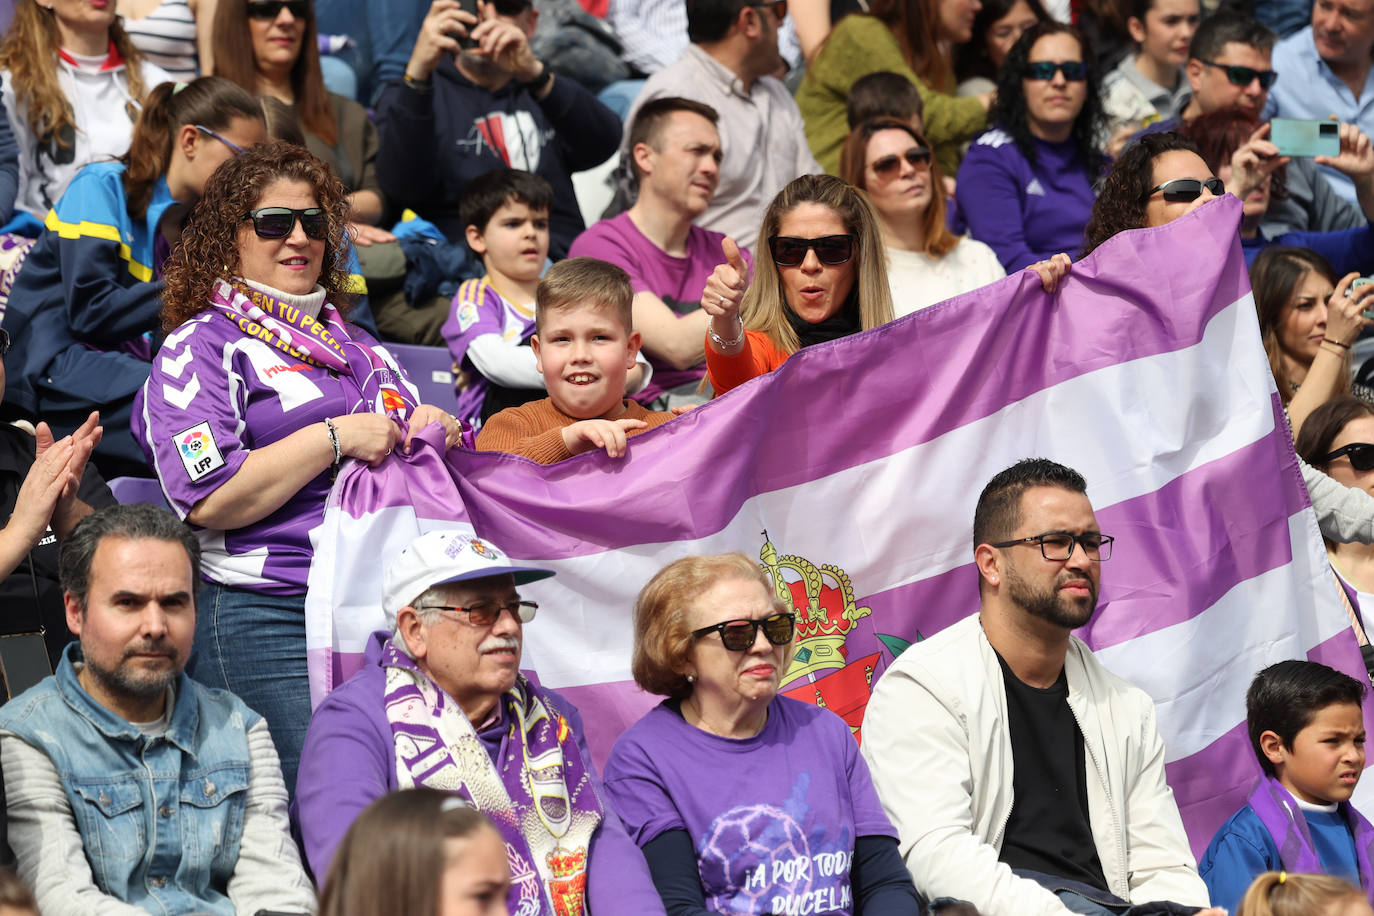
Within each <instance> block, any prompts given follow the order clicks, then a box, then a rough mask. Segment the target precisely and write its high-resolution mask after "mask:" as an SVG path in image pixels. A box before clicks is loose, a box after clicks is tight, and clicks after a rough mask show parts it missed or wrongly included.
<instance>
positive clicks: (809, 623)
mask: <svg viewBox="0 0 1374 916" xmlns="http://www.w3.org/2000/svg"><path fill="white" fill-rule="evenodd" d="M759 558H760V559H761V560H762V561H763V566H764V569H766V570H767V571H768V575H769V576H770V578H772V580H773V590H774V592H775V593H776V594H777V596H778V597H779V598H781V599H782V600H783V601H785V602H787V603H788V604H790V605H791V606H792V609H793V611H795V612H796V615H797V644H796V653H795V654H794V655H793V656H792V663H791V664H790V665H789V666H788V668H787V671H786V672H784V673H783V676H782V684H781V687H782V691H783V692H784V693H785V694H786V695H787V696H790V697H792V698H793V699H798V700H802V701H804V702H807V703H812V704H814V705H816V706H825V707H828V708H830V709H831V710H833V711H834V712H835V713H837V714H838V715H839V716H840V717H841V718H843V719H844V720H845V721H846V722H848V723H849V725H850V728H851V729H852V730H853V731H854V732H855V734H856V735H858V732H859V726H860V723H862V721H863V713H864V710H865V709H866V708H867V706H868V697H869V695H870V693H871V692H872V685H873V674H874V671H875V670H876V668H877V663H878V657H879V655H878V653H874V654H872V655H867V656H865V657H863V658H860V659H855V660H854V661H850V659H849V653H848V650H847V648H846V646H845V641H846V640H847V639H848V638H849V635H850V634H851V633H852V632H853V630H854V627H855V626H856V625H857V624H858V622H859V621H860V620H862V619H863V618H865V617H868V616H869V615H870V614H872V613H873V610H872V608H869V607H865V606H862V605H860V604H859V603H858V601H856V600H855V598H854V586H853V583H852V582H850V579H849V574H848V573H846V572H845V571H844V570H843V569H841V568H840V567H838V566H833V565H831V564H828V563H823V564H821V565H819V566H818V565H816V564H815V563H813V562H812V561H810V560H808V559H807V558H806V557H801V556H795V555H793V554H779V553H778V550H777V548H776V547H774V546H773V543H772V541H770V540H769V539H768V532H767V531H765V532H763V549H762V550H761V551H760V552H759Z"/></svg>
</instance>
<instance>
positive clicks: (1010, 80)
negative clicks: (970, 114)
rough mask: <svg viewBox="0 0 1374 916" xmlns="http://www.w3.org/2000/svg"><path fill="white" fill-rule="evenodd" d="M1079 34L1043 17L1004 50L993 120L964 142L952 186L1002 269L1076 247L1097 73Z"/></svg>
mask: <svg viewBox="0 0 1374 916" xmlns="http://www.w3.org/2000/svg"><path fill="white" fill-rule="evenodd" d="M1085 51H1086V46H1085V45H1084V42H1083V35H1082V33H1081V32H1079V31H1078V29H1076V28H1074V27H1073V26H1068V25H1064V24H1062V23H1059V22H1054V21H1048V22H1040V23H1037V24H1035V25H1033V26H1031V27H1030V28H1029V29H1027V30H1026V31H1025V32H1024V33H1022V35H1021V37H1020V38H1019V39H1017V41H1016V44H1014V45H1013V46H1012V49H1011V51H1010V52H1009V53H1008V54H1007V59H1006V61H1005V62H1004V64H1003V66H1002V72H1001V74H1000V76H999V77H998V83H997V105H996V106H995V107H994V108H993V110H992V118H991V120H992V123H993V125H994V127H993V129H992V130H989V131H988V132H987V133H985V134H983V135H982V136H981V137H979V138H978V139H977V140H975V141H974V143H973V146H971V147H969V151H968V155H966V156H965V157H964V162H963V164H962V165H961V166H960V167H959V180H958V183H957V190H956V192H955V196H956V199H957V201H958V204H959V213H960V215H961V216H962V217H963V219H964V220H965V221H966V222H967V224H968V230H969V235H971V236H973V237H974V238H976V239H978V240H979V241H982V242H986V243H987V244H988V246H989V247H991V248H992V250H993V251H995V252H997V258H998V260H1000V261H1001V262H1002V266H1003V267H1004V268H1006V270H1007V271H1008V272H1011V271H1014V270H1020V269H1021V268H1023V267H1027V266H1029V265H1030V264H1032V263H1033V262H1035V261H1037V260H1042V259H1044V258H1047V257H1049V256H1050V255H1052V254H1054V253H1055V252H1060V251H1069V250H1072V249H1073V248H1075V247H1077V245H1078V243H1079V240H1080V239H1081V238H1082V237H1083V226H1084V224H1086V223H1087V221H1088V214H1089V213H1090V212H1091V210H1092V204H1093V182H1095V181H1096V180H1097V176H1098V174H1099V173H1100V172H1101V171H1102V165H1103V161H1104V160H1103V157H1102V154H1101V153H1099V152H1098V150H1097V138H1098V133H1099V131H1100V124H1101V121H1102V112H1101V102H1100V100H1099V98H1098V91H1097V74H1096V72H1095V71H1094V66H1095V64H1094V62H1093V60H1092V55H1091V54H1087V53H1085Z"/></svg>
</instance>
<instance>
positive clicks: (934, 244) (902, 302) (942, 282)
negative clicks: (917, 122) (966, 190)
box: [840, 118, 1006, 317]
mask: <svg viewBox="0 0 1374 916" xmlns="http://www.w3.org/2000/svg"><path fill="white" fill-rule="evenodd" d="M840 177H841V178H843V179H844V180H845V181H847V182H849V183H850V184H852V185H853V186H854V187H856V188H859V189H860V190H862V191H863V192H864V193H865V194H867V195H868V199H869V201H870V202H872V204H873V209H874V210H876V211H877V212H878V224H879V226H880V227H881V228H882V233H883V242H884V244H885V245H886V247H887V276H888V280H889V281H890V283H891V285H892V308H893V310H894V311H895V312H896V313H897V315H898V317H900V316H902V315H907V314H910V313H911V312H914V311H917V310H918V309H923V308H925V307H926V306H928V305H934V304H935V303H937V302H943V301H944V300H946V299H949V298H952V297H954V296H957V295H959V294H960V293H965V292H968V291H969V290H971V289H977V288H978V287H980V286H986V285H987V284H989V283H991V282H993V281H994V280H999V279H1001V278H1002V277H1004V276H1006V271H1004V270H1003V269H1002V265H1001V263H1000V262H999V261H998V260H997V255H996V254H994V253H993V251H992V249H991V248H989V247H988V246H987V245H984V244H983V243H982V242H980V241H978V240H977V239H971V238H968V237H966V236H958V235H955V234H954V233H952V232H950V231H949V228H948V227H947V226H946V225H945V196H944V193H943V188H944V183H943V178H942V175H941V173H940V165H939V163H937V162H936V161H935V160H934V159H933V158H932V156H931V153H930V147H929V145H927V144H926V142H925V139H924V138H923V137H922V136H921V135H920V134H918V133H917V132H916V131H915V130H914V129H912V127H911V125H909V124H906V123H904V122H902V121H897V120H894V119H891V118H879V119H875V120H872V121H866V122H864V123H863V124H861V125H860V126H859V127H857V128H855V129H854V130H852V131H850V132H849V136H848V137H847V138H845V141H844V149H843V150H842V151H841V152H840Z"/></svg>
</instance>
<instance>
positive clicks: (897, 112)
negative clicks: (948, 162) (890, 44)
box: [845, 70, 925, 134]
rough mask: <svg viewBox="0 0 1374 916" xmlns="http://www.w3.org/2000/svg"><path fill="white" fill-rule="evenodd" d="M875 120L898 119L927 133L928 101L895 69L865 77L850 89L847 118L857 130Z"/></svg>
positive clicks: (852, 127) (851, 127)
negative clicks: (923, 122)
mask: <svg viewBox="0 0 1374 916" xmlns="http://www.w3.org/2000/svg"><path fill="white" fill-rule="evenodd" d="M874 118H896V119H897V120H898V121H903V122H905V123H907V124H910V125H911V127H912V129H913V130H915V131H916V133H918V134H924V133H925V129H924V127H923V126H922V123H921V122H922V121H923V120H924V118H925V102H924V101H922V99H921V93H920V92H918V91H917V90H916V84H915V83H913V82H912V81H911V80H909V79H907V78H906V77H905V76H902V75H901V74H900V73H893V72H892V71H891V70H879V71H878V72H877V73H870V74H868V75H867V76H861V77H859V78H858V79H856V80H855V81H854V85H852V86H850V87H849V96H848V97H847V98H846V99H845V119H846V120H847V121H848V122H849V129H850V130H853V129H854V128H856V127H858V126H859V125H860V124H862V123H864V122H865V121H871V120H873V119H874Z"/></svg>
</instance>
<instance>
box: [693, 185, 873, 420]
mask: <svg viewBox="0 0 1374 916" xmlns="http://www.w3.org/2000/svg"><path fill="white" fill-rule="evenodd" d="M722 247H723V248H724V251H725V259H726V263H724V264H720V265H718V266H717V267H716V269H715V271H714V272H713V273H712V274H711V276H710V277H708V278H707V280H706V288H705V290H704V291H703V292H702V295H701V307H702V308H703V309H705V310H706V313H707V314H708V315H710V316H711V317H710V323H709V324H708V325H707V326H706V338H707V339H706V372H707V375H708V376H709V377H710V379H711V385H712V387H713V388H714V389H715V392H716V394H723V393H724V392H726V391H729V390H730V389H731V388H734V387H736V386H738V385H742V384H744V383H745V382H747V381H749V380H750V379H752V378H754V377H756V376H759V375H763V374H764V373H765V372H771V371H773V370H774V369H776V368H777V367H778V366H781V365H782V364H783V361H784V360H786V359H787V357H789V356H791V355H792V354H793V353H795V352H796V351H797V350H800V349H801V348H802V347H808V346H810V345H812V344H817V343H823V342H825V341H829V340H837V339H839V338H841V337H847V336H848V335H850V334H853V333H855V332H857V331H866V330H868V329H869V328H875V327H877V326H878V325H880V324H886V323H887V322H889V321H891V320H892V317H893V316H892V295H891V292H890V290H889V287H888V281H887V267H886V266H885V264H884V261H885V255H884V251H883V237H882V233H881V232H880V231H879V229H878V217H877V216H876V214H874V212H873V207H872V205H871V204H869V202H868V200H867V199H866V198H865V197H864V196H863V194H862V193H860V192H859V191H858V190H856V189H855V188H854V187H852V186H851V185H849V184H848V183H847V182H844V181H841V180H840V179H838V178H834V177H832V176H830V175H803V176H802V177H800V178H797V179H795V180H793V181H792V182H791V183H790V184H788V185H787V186H786V187H785V188H783V189H782V190H781V191H779V192H778V195H777V196H776V197H774V198H773V200H772V202H771V203H770V204H769V205H768V209H767V210H766V211H764V214H763V227H762V228H761V229H760V231H759V239H758V245H757V247H756V248H755V249H754V252H755V254H754V283H753V285H752V286H749V287H748V288H747V290H746V280H747V278H748V276H749V270H748V268H747V267H746V266H745V264H744V259H743V258H742V257H741V255H740V253H739V247H738V246H737V245H736V244H735V242H734V240H733V239H729V238H727V239H726V240H725V241H724V242H723V243H722Z"/></svg>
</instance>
